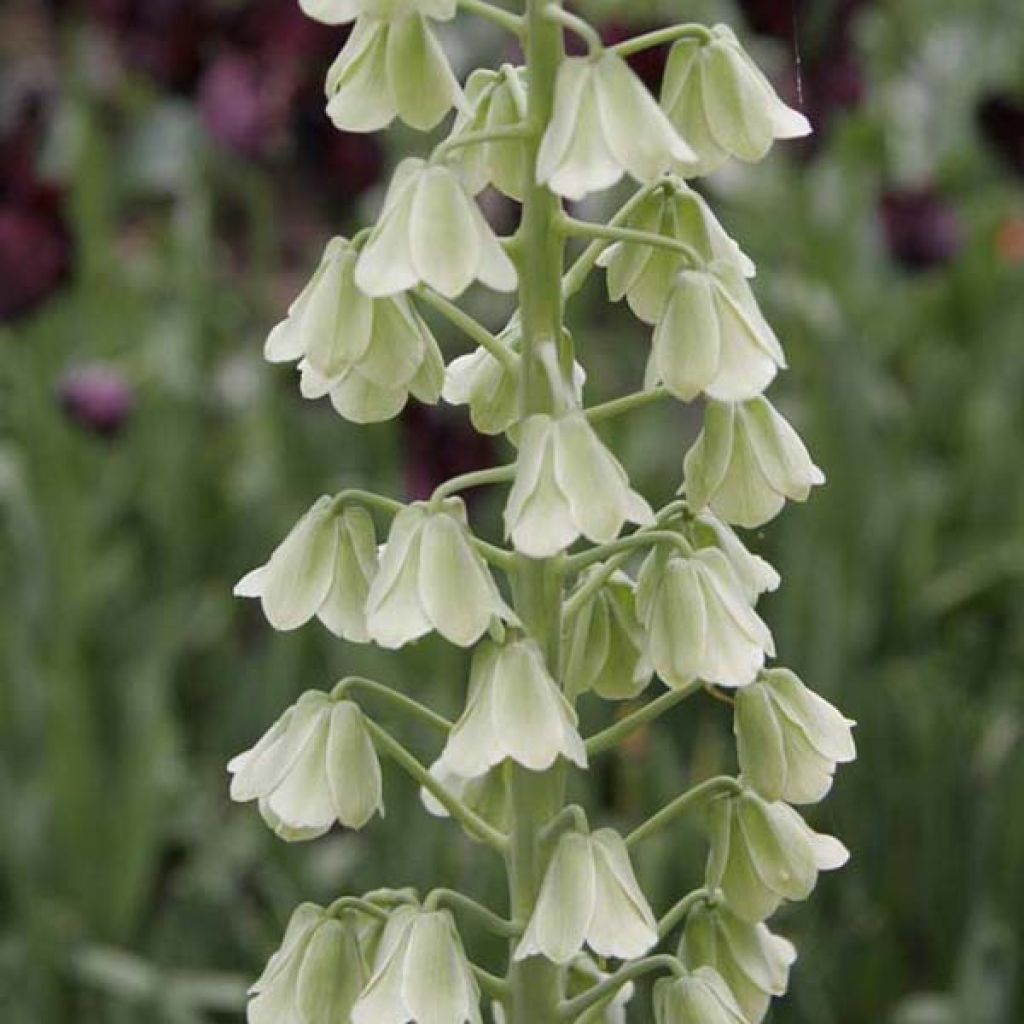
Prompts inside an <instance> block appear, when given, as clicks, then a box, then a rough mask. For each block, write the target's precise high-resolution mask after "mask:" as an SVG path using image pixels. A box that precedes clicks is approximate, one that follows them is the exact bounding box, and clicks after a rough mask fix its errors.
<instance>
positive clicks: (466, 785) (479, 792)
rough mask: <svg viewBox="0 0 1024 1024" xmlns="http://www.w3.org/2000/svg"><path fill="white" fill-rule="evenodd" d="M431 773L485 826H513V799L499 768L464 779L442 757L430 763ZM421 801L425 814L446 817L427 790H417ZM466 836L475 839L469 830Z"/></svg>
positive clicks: (504, 829)
mask: <svg viewBox="0 0 1024 1024" xmlns="http://www.w3.org/2000/svg"><path fill="white" fill-rule="evenodd" d="M430 774H431V775H433V776H434V778H435V779H437V781H438V782H440V783H441V785H442V786H444V788H445V789H446V790H448V792H449V793H451V794H452V796H455V797H457V798H458V799H459V800H461V801H462V802H463V803H464V804H465V805H466V806H467V807H468V808H469V809H470V810H471V811H473V812H474V813H475V814H478V815H479V816H480V817H481V818H483V820H484V821H486V822H487V824H488V825H491V826H493V827H494V828H496V829H497V830H498V831H499V832H508V831H509V830H510V829H511V828H512V802H511V800H510V798H509V792H508V785H507V784H506V781H505V774H504V772H502V770H501V768H500V767H498V768H492V769H491V770H490V771H489V772H487V773H486V774H484V775H478V776H476V777H474V778H467V777H466V776H463V775H459V774H457V773H456V772H454V771H452V770H451V768H449V767H448V765H447V764H446V763H445V760H444V758H443V757H442V758H438V759H437V760H436V761H435V762H434V763H433V764H432V765H431V766H430ZM420 801H421V802H422V803H423V806H424V808H425V809H426V811H427V813H428V814H432V815H433V816H434V817H435V818H447V817H449V814H448V811H447V810H446V809H445V807H444V805H443V804H441V803H440V802H439V801H438V800H437V798H436V797H435V796H434V795H433V794H432V793H431V792H430V791H429V790H428V789H425V788H424V789H421V790H420ZM467 835H469V836H470V838H471V839H473V838H474V837H473V836H472V835H471V834H470V833H467Z"/></svg>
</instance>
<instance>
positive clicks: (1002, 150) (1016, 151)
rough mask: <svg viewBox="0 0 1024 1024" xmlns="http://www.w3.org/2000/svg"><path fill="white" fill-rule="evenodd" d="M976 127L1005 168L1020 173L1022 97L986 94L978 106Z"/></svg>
mask: <svg viewBox="0 0 1024 1024" xmlns="http://www.w3.org/2000/svg"><path fill="white" fill-rule="evenodd" d="M978 124H979V125H980V127H981V131H982V134H983V135H984V137H985V139H986V141H987V142H988V144H989V145H990V146H991V147H992V148H993V149H994V150H995V152H996V153H998V154H999V156H1001V157H1002V158H1003V160H1004V161H1005V162H1006V164H1007V166H1008V167H1010V169H1011V170H1013V171H1016V172H1017V174H1024V97H1015V96H1009V95H1007V94H1005V93H991V94H989V95H988V96H986V97H984V99H982V101H981V104H980V105H979V107H978Z"/></svg>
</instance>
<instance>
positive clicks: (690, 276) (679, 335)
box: [654, 270, 721, 402]
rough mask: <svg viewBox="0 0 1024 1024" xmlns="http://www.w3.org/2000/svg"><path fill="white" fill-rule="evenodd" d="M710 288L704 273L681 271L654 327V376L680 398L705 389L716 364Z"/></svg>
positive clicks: (687, 399)
mask: <svg viewBox="0 0 1024 1024" xmlns="http://www.w3.org/2000/svg"><path fill="white" fill-rule="evenodd" d="M711 289H712V285H711V280H710V278H709V276H708V275H707V274H705V273H700V272H695V271H689V270H685V271H683V272H682V273H681V274H680V275H679V277H678V279H677V281H676V285H675V287H674V288H673V289H672V292H671V295H670V297H669V300H668V303H667V304H666V306H665V310H664V312H663V313H662V316H661V319H660V320H659V321H658V326H657V327H656V328H655V331H654V358H655V361H656V364H657V369H658V376H659V377H660V379H661V380H662V382H663V383H664V384H665V386H666V387H667V388H668V390H669V391H671V392H672V394H673V395H675V396H676V397H677V398H680V399H682V400H683V401H684V402H691V401H693V399H694V398H696V397H697V395H699V394H700V392H701V391H704V390H707V389H708V388H709V386H710V385H712V384H713V383H714V382H715V379H716V375H717V372H718V368H719V361H720V359H721V341H720V338H719V320H718V316H717V315H716V312H715V305H714V299H713V297H712V290H711Z"/></svg>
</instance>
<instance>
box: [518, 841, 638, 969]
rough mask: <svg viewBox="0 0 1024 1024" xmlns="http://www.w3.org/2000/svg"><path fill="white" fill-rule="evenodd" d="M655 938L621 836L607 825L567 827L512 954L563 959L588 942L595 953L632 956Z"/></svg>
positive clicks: (559, 962)
mask: <svg viewBox="0 0 1024 1024" xmlns="http://www.w3.org/2000/svg"><path fill="white" fill-rule="evenodd" d="M657 942H658V926H657V922H656V921H655V919H654V914H653V913H652V912H651V908H650V906H649V905H648V903H647V899H646V897H645V896H644V894H643V892H642V891H641V889H640V886H639V884H638V883H637V880H636V876H635V875H634V874H633V866H632V864H630V860H629V853H628V851H627V850H626V844H625V843H624V842H623V840H622V837H621V836H620V835H619V834H618V833H617V832H615V831H613V830H612V829H607V828H606V829H601V830H600V831H599V832H594V833H593V834H591V835H582V834H580V833H579V832H566V833H565V834H564V835H563V836H562V837H561V838H560V839H559V840H558V845H557V846H556V847H555V851H554V853H553V854H552V855H551V860H550V861H549V863H548V867H547V870H546V872H545V874H544V881H543V883H542V884H541V888H540V895H539V896H538V897H537V904H536V906H535V908H534V911H533V915H532V916H531V917H530V921H529V923H528V924H527V926H526V931H525V933H524V934H523V937H522V939H521V940H520V943H519V946H518V947H517V949H516V953H515V957H516V959H517V960H525V959H526V958H527V957H530V956H544V957H547V959H548V960H551V961H553V962H554V963H557V964H567V963H569V962H570V961H571V960H572V959H573V958H574V957H575V956H576V955H577V954H578V953H580V952H581V950H582V949H583V946H584V944H586V945H587V946H589V947H590V949H591V950H592V951H593V952H594V953H596V954H597V955H598V956H607V957H616V958H618V959H620V960H633V959H634V958H636V957H638V956H643V954H644V953H646V952H647V950H649V949H650V948H651V947H652V946H654V945H656V944H657Z"/></svg>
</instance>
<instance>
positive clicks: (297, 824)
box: [266, 707, 335, 829]
mask: <svg viewBox="0 0 1024 1024" xmlns="http://www.w3.org/2000/svg"><path fill="white" fill-rule="evenodd" d="M329 727H330V714H329V709H328V708H326V707H325V708H324V710H323V711H321V712H320V714H319V716H318V718H317V724H316V728H315V729H313V730H312V731H311V732H310V734H309V737H308V738H307V739H306V741H305V743H304V745H303V747H302V750H301V751H300V753H299V755H298V757H297V758H296V759H295V761H294V762H293V764H292V765H291V767H290V768H289V770H288V772H287V774H286V775H285V776H284V778H283V779H282V780H281V782H280V784H279V785H278V786H277V787H276V788H275V789H274V790H273V791H272V792H271V793H268V794H267V797H266V800H267V807H268V808H269V809H270V811H271V812H272V813H273V814H274V816H275V817H277V818H279V819H280V820H281V822H282V823H283V824H284V825H286V826H288V827H290V828H296V829H320V828H324V827H326V826H328V825H330V824H331V823H332V822H333V821H334V818H335V815H334V805H333V802H332V800H331V791H330V788H329V787H328V785H327V736H328V731H329Z"/></svg>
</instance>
